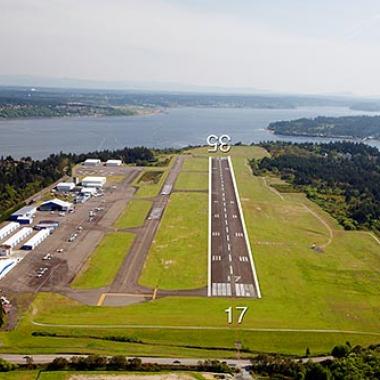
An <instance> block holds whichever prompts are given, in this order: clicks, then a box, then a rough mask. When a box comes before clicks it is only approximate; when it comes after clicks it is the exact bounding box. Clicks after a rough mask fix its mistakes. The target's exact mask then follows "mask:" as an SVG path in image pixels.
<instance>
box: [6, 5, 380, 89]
mask: <svg viewBox="0 0 380 380" xmlns="http://www.w3.org/2000/svg"><path fill="white" fill-rule="evenodd" d="M379 40H380V2H379V1H377V0H362V1H360V2H358V1H354V0H345V1H344V0H330V1H328V0H320V1H318V2H317V1H313V2H310V1H302V0H277V1H274V0H269V1H258V0H252V1H248V0H234V1H229V0H0V45H1V47H2V49H1V59H0V76H17V75H20V76H24V75H28V76H36V77H51V78H63V77H64V78H76V79H84V80H96V81H105V82H118V81H122V82H127V81H130V82H142V83H173V84H189V85H194V86H199V87H202V86H203V87H218V88H255V89H261V90H269V91H276V92H288V93H314V94H315V93H319V94H321V93H322V94H326V93H353V94H355V95H369V96H376V95H380V75H379V74H378V72H379V67H380V49H379V42H378V41H379Z"/></svg>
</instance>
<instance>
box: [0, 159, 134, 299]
mask: <svg viewBox="0 0 380 380" xmlns="http://www.w3.org/2000/svg"><path fill="white" fill-rule="evenodd" d="M140 170H141V169H140V168H128V167H124V166H121V167H105V166H99V167H91V168H85V167H83V166H81V167H79V168H78V169H77V170H76V173H75V174H76V175H77V176H87V175H97V176H105V177H107V184H106V185H105V187H104V189H103V191H102V193H103V195H102V196H97V197H91V198H90V199H89V200H88V201H87V202H85V203H83V204H76V205H75V209H74V212H68V213H59V212H47V211H37V213H36V215H35V219H34V223H33V225H36V224H38V223H40V222H42V221H47V220H48V221H56V222H59V227H58V228H57V229H56V230H54V232H53V233H52V234H51V235H50V236H49V237H47V238H46V239H45V240H44V241H43V242H42V243H41V244H40V245H39V246H37V247H36V248H35V249H34V250H32V251H23V250H18V249H19V248H21V246H22V244H20V245H19V246H17V247H16V250H15V252H14V253H13V254H14V255H22V256H23V257H24V258H23V259H22V260H21V261H20V262H19V264H18V265H16V266H15V267H14V268H13V269H12V271H10V272H9V273H8V274H7V275H6V276H5V277H4V278H2V279H1V280H0V288H1V289H3V290H4V291H6V290H7V289H9V290H12V291H16V292H29V291H38V290H41V289H43V290H56V291H59V290H62V289H64V288H65V287H67V286H68V284H69V283H70V282H71V280H72V279H73V278H74V277H75V275H76V273H78V272H79V271H80V269H81V267H82V266H83V264H84V263H85V262H86V260H87V258H88V257H89V255H91V253H92V252H93V250H94V249H95V248H96V246H97V244H98V243H99V242H100V241H101V239H102V238H103V236H104V234H105V233H106V232H109V231H113V230H114V229H113V227H112V225H113V223H114V222H115V220H116V219H117V218H118V216H119V215H120V213H121V212H122V211H123V209H124V208H125V206H126V204H127V202H128V200H129V199H130V198H131V197H132V196H133V193H134V192H135V189H134V188H133V187H132V186H131V183H132V182H133V181H134V179H135V178H136V177H137V176H138V174H139V172H140ZM114 176H117V181H114V180H113V179H114Z"/></svg>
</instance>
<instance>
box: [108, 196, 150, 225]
mask: <svg viewBox="0 0 380 380" xmlns="http://www.w3.org/2000/svg"><path fill="white" fill-rule="evenodd" d="M151 207H152V202H150V201H145V200H138V199H135V200H131V201H129V202H128V204H127V207H126V209H125V210H124V211H123V213H122V214H121V215H120V217H119V219H118V220H117V221H116V222H115V224H114V226H115V227H117V228H128V227H138V226H141V225H143V224H144V221H145V218H146V217H147V215H148V212H149V210H150V208H151Z"/></svg>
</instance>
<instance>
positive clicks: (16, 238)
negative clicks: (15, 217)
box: [3, 227, 33, 248]
mask: <svg viewBox="0 0 380 380" xmlns="http://www.w3.org/2000/svg"><path fill="white" fill-rule="evenodd" d="M32 232H33V228H31V227H23V228H21V230H20V231H18V232H16V233H15V234H14V235H12V236H11V237H10V238H9V239H8V240H7V241H5V242H4V243H3V245H6V246H9V247H11V248H14V247H16V245H17V244H19V243H21V242H22V241H23V240H24V239H26V238H27V237H28V236H29V235H31V234H32Z"/></svg>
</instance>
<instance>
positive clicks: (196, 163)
mask: <svg viewBox="0 0 380 380" xmlns="http://www.w3.org/2000/svg"><path fill="white" fill-rule="evenodd" d="M183 170H195V171H205V172H208V158H207V157H193V156H191V155H189V156H187V157H186V159H185V162H184V163H183Z"/></svg>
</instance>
